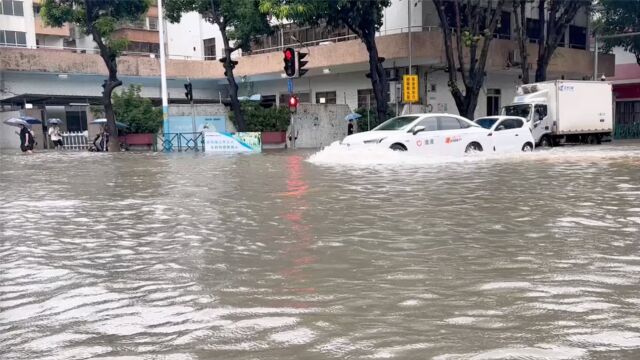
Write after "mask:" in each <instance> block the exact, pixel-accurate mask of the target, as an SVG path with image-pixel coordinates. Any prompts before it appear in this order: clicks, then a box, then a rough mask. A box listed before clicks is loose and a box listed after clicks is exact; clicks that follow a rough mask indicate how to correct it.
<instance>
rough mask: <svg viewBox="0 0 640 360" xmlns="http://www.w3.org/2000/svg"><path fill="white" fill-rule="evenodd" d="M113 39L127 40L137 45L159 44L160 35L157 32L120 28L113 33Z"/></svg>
mask: <svg viewBox="0 0 640 360" xmlns="http://www.w3.org/2000/svg"><path fill="white" fill-rule="evenodd" d="M113 35H114V37H116V38H120V39H127V40H129V41H132V42H138V43H153V44H159V43H160V35H159V34H158V31H157V30H147V29H139V28H133V27H121V28H120V29H118V30H116V31H115V32H114V34H113Z"/></svg>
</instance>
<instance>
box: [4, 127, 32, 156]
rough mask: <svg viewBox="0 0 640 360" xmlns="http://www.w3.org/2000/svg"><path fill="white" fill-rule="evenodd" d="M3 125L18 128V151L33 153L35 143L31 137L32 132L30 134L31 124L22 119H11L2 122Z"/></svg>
mask: <svg viewBox="0 0 640 360" xmlns="http://www.w3.org/2000/svg"><path fill="white" fill-rule="evenodd" d="M38 121H39V120H38ZM4 123H5V124H7V125H10V126H16V127H19V128H20V133H18V135H19V136H20V150H22V152H23V153H25V152H26V153H27V154H31V153H33V146H34V145H35V143H36V140H35V138H34V137H33V132H31V124H30V123H29V122H28V120H25V119H22V118H11V119H7V120H5V121H4Z"/></svg>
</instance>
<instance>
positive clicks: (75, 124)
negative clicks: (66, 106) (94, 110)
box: [66, 111, 87, 132]
mask: <svg viewBox="0 0 640 360" xmlns="http://www.w3.org/2000/svg"><path fill="white" fill-rule="evenodd" d="M66 119H67V131H70V132H76V131H85V130H87V112H86V111H66Z"/></svg>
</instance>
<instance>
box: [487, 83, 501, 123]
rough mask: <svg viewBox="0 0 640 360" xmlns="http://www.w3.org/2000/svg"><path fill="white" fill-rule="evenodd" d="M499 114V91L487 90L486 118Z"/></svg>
mask: <svg viewBox="0 0 640 360" xmlns="http://www.w3.org/2000/svg"><path fill="white" fill-rule="evenodd" d="M498 114H500V89H487V116H492V115H498Z"/></svg>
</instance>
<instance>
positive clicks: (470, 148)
mask: <svg viewBox="0 0 640 360" xmlns="http://www.w3.org/2000/svg"><path fill="white" fill-rule="evenodd" d="M481 151H482V145H480V144H478V143H477V142H472V143H469V145H467V148H466V149H464V152H465V154H469V153H474V152H481Z"/></svg>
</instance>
